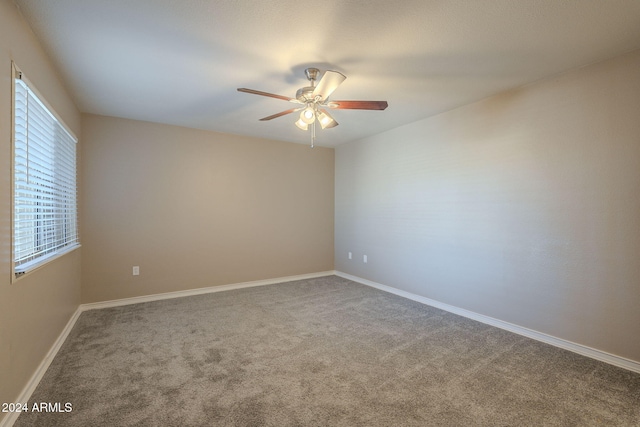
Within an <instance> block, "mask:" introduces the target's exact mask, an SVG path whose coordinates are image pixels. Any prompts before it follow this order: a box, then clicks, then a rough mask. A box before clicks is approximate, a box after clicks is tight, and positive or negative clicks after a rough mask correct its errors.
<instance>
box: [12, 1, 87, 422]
mask: <svg viewBox="0 0 640 427" xmlns="http://www.w3.org/2000/svg"><path fill="white" fill-rule="evenodd" d="M12 60H14V61H15V62H16V64H17V65H18V66H19V67H20V68H21V69H22V71H23V72H24V73H25V75H26V76H27V77H28V78H29V80H30V81H31V82H32V83H33V84H34V85H35V86H36V88H37V89H38V91H39V92H40V93H41V94H42V96H43V97H45V98H46V100H47V101H48V102H49V104H51V105H52V106H53V108H54V109H55V110H56V112H57V113H58V114H59V115H60V116H61V117H62V119H63V120H64V121H65V122H66V124H67V125H68V126H69V127H70V128H71V129H72V130H73V131H74V132H75V133H76V134H78V135H79V134H80V120H81V117H80V114H79V112H78V110H77V109H76V107H75V106H74V104H73V102H72V101H71V99H70V98H69V97H68V95H67V93H66V91H65V89H64V87H63V86H62V84H61V83H60V80H59V79H58V76H57V74H56V72H55V71H54V69H53V67H52V65H51V63H50V62H49V60H48V59H47V57H46V56H45V54H44V53H43V51H42V50H41V48H40V45H39V43H38V41H37V40H36V38H35V37H34V35H33V34H32V33H31V30H30V29H29V27H28V26H27V24H26V23H25V22H24V21H23V19H22V18H21V16H20V15H19V13H18V12H17V9H16V7H15V6H14V4H13V2H11V1H10V0H0V146H1V147H2V148H1V149H0V170H1V171H2V173H1V174H0V403H1V402H13V401H15V399H16V398H17V396H18V394H19V393H20V392H21V391H22V389H23V388H24V386H25V385H26V384H27V382H28V381H29V378H30V377H31V376H32V375H33V373H34V371H35V369H36V368H37V366H38V365H39V364H40V362H41V361H42V359H43V358H44V357H45V355H46V354H47V352H48V351H49V349H50V348H51V345H52V344H53V343H54V341H55V340H56V338H57V337H58V335H59V334H60V332H62V329H63V328H64V326H65V325H66V324H67V322H68V321H69V319H70V318H71V316H72V315H73V313H74V311H75V310H76V308H77V307H78V305H79V303H80V258H81V257H80V250H76V251H73V252H71V253H69V254H67V255H65V256H63V257H61V258H58V259H57V260H55V261H53V262H51V263H49V264H47V265H45V266H44V267H42V268H41V269H39V270H37V271H35V272H33V273H31V274H29V275H27V276H25V277H23V278H22V279H20V280H19V281H18V282H16V283H15V284H11V246H10V244H11V206H10V203H11V156H12V151H11V102H10V100H11V88H12V84H13V83H12V80H11V61H12ZM4 415H5V414H2V413H0V420H2V418H3V416H4Z"/></svg>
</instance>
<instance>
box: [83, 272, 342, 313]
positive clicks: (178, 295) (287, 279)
mask: <svg viewBox="0 0 640 427" xmlns="http://www.w3.org/2000/svg"><path fill="white" fill-rule="evenodd" d="M334 274H335V271H333V270H330V271H321V272H319V273H309V274H299V275H297V276H286V277H277V278H275V279H266V280H254V281H252V282H242V283H233V284H230V285H220V286H210V287H208V288H198V289H189V290H186V291H176V292H166V293H162V294H153V295H144V296H140V297H132V298H123V299H116V300H110V301H100V302H92V303H87V304H82V305H80V310H81V311H87V310H96V309H99V308H108V307H119V306H121V305H129V304H139V303H142V302H150V301H159V300H163V299H171V298H181V297H190V296H193V295H202V294H210V293H213V292H223V291H231V290H234V289H242V288H252V287H254V286H265V285H273V284H276V283H284V282H293V281H294V280H305V279H314V278H316V277H324V276H332V275H334Z"/></svg>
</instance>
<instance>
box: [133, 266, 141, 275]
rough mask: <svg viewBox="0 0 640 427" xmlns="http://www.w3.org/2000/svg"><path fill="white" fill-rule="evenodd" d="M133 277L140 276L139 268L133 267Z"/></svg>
mask: <svg viewBox="0 0 640 427" xmlns="http://www.w3.org/2000/svg"><path fill="white" fill-rule="evenodd" d="M133 275H134V276H139V275H140V267H139V266H137V265H134V266H133Z"/></svg>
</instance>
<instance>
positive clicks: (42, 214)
mask: <svg viewBox="0 0 640 427" xmlns="http://www.w3.org/2000/svg"><path fill="white" fill-rule="evenodd" d="M13 94H14V104H13V112H14V116H13V125H14V131H13V143H14V146H13V151H14V160H13V262H14V264H13V266H14V273H15V277H19V276H21V275H23V274H24V273H26V272H28V271H29V270H32V269H34V268H36V267H38V266H40V265H42V264H43V263H44V262H46V261H48V260H51V259H53V258H55V257H56V256H58V255H61V254H62V253H64V252H66V251H68V250H71V249H73V248H74V247H77V246H78V225H77V190H76V143H77V139H76V138H75V136H73V134H72V133H71V132H70V131H68V130H67V128H66V127H65V126H64V124H63V123H62V122H61V121H60V120H59V119H58V118H57V117H56V115H55V114H54V113H53V112H52V110H51V109H50V108H48V107H47V105H46V103H45V101H43V99H42V98H41V97H40V96H38V94H37V92H36V91H35V89H34V88H33V86H32V85H30V84H29V82H28V81H27V80H26V79H25V78H24V76H23V74H22V72H21V71H19V70H18V69H15V68H14V90H13Z"/></svg>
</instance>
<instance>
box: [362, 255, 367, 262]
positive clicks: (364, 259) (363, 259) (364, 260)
mask: <svg viewBox="0 0 640 427" xmlns="http://www.w3.org/2000/svg"><path fill="white" fill-rule="evenodd" d="M362 262H364V263H365V264H366V263H367V256H366V255H363V256H362Z"/></svg>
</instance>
